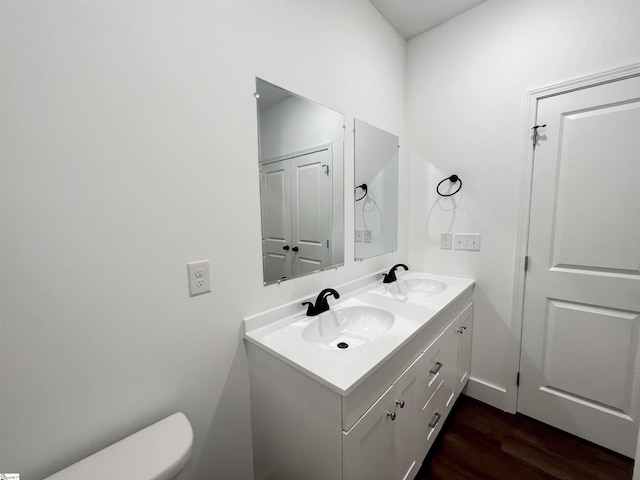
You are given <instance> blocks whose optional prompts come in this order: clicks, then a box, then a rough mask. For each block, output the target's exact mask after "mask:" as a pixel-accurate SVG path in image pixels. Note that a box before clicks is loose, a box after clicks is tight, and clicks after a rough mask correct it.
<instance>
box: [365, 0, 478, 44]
mask: <svg viewBox="0 0 640 480" xmlns="http://www.w3.org/2000/svg"><path fill="white" fill-rule="evenodd" d="M369 1H370V2H371V3H372V4H373V5H374V6H375V7H376V8H377V9H378V11H379V12H380V13H381V14H382V16H383V17H384V18H386V19H387V20H388V21H389V23H390V24H391V25H393V26H394V28H395V29H396V30H397V31H398V32H400V34H401V35H402V36H403V37H404V38H406V39H407V40H409V39H410V38H412V37H415V36H416V35H419V34H421V33H423V32H426V31H427V30H429V29H430V28H433V27H435V26H436V25H440V24H441V23H444V22H446V21H447V20H449V19H450V18H452V17H455V16H456V15H460V14H461V13H462V12H465V11H467V10H469V9H470V8H473V7H475V6H476V5H478V4H480V3H482V2H484V1H485V0H369Z"/></svg>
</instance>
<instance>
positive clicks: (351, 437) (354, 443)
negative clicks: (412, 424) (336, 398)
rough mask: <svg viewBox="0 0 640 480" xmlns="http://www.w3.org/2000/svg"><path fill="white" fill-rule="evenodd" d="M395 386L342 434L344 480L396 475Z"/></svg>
mask: <svg viewBox="0 0 640 480" xmlns="http://www.w3.org/2000/svg"><path fill="white" fill-rule="evenodd" d="M392 389H393V387H390V388H389V390H387V392H386V393H385V394H384V395H382V397H380V399H379V400H378V401H377V402H376V403H375V404H374V405H373V406H372V407H371V408H370V409H369V410H368V411H367V413H365V414H364V415H363V416H362V418H360V420H358V422H357V423H356V424H355V425H354V426H353V428H352V429H351V430H349V431H348V432H344V433H343V480H389V479H391V478H393V461H392V460H393V459H392V458H391V457H392V456H393V426H394V425H393V424H394V421H393V420H391V415H390V413H393V414H394V416H395V399H394V396H393V390H392Z"/></svg>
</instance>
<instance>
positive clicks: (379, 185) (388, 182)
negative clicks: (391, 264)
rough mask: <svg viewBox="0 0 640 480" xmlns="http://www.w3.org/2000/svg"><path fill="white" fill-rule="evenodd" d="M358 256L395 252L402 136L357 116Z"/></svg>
mask: <svg viewBox="0 0 640 480" xmlns="http://www.w3.org/2000/svg"><path fill="white" fill-rule="evenodd" d="M354 135H355V258H356V260H359V259H363V258H368V257H374V256H376V255H382V254H383V253H389V252H393V251H395V250H396V248H397V244H398V163H399V152H398V149H399V148H400V146H399V144H398V143H399V139H398V137H397V136H396V135H392V134H391V133H388V132H385V131H384V130H380V129H379V128H376V127H374V126H372V125H369V124H367V123H365V122H363V121H361V120H358V119H355V122H354Z"/></svg>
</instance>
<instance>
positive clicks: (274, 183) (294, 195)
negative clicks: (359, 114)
mask: <svg viewBox="0 0 640 480" xmlns="http://www.w3.org/2000/svg"><path fill="white" fill-rule="evenodd" d="M256 99H257V107H258V139H259V148H260V158H259V166H260V191H261V194H260V199H261V203H262V205H261V206H262V209H261V212H262V217H261V220H262V243H263V252H262V253H263V272H264V284H265V285H267V284H271V283H275V282H279V281H281V280H286V279H290V278H294V277H296V276H299V275H306V274H309V273H313V272H317V271H320V270H324V269H327V268H331V267H335V266H339V265H343V264H344V201H343V199H344V189H343V188H342V185H343V163H344V162H343V156H344V152H343V144H344V122H343V120H344V119H343V116H342V114H340V113H338V112H335V111H333V110H331V109H329V108H326V107H324V106H322V105H319V104H317V103H314V102H311V101H309V100H307V99H305V98H302V97H300V96H298V95H295V94H293V93H291V92H290V91H288V90H284V89H282V88H280V87H277V86H275V85H272V84H270V83H269V82H265V81H264V80H261V79H259V78H257V79H256Z"/></svg>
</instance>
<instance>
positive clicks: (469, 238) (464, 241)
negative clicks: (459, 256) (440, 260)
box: [453, 233, 480, 251]
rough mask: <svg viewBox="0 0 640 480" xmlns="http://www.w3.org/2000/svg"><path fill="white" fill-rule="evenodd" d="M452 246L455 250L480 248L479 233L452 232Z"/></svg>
mask: <svg viewBox="0 0 640 480" xmlns="http://www.w3.org/2000/svg"><path fill="white" fill-rule="evenodd" d="M453 248H455V249H456V250H475V251H477V250H480V234H479V233H454V234H453Z"/></svg>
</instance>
